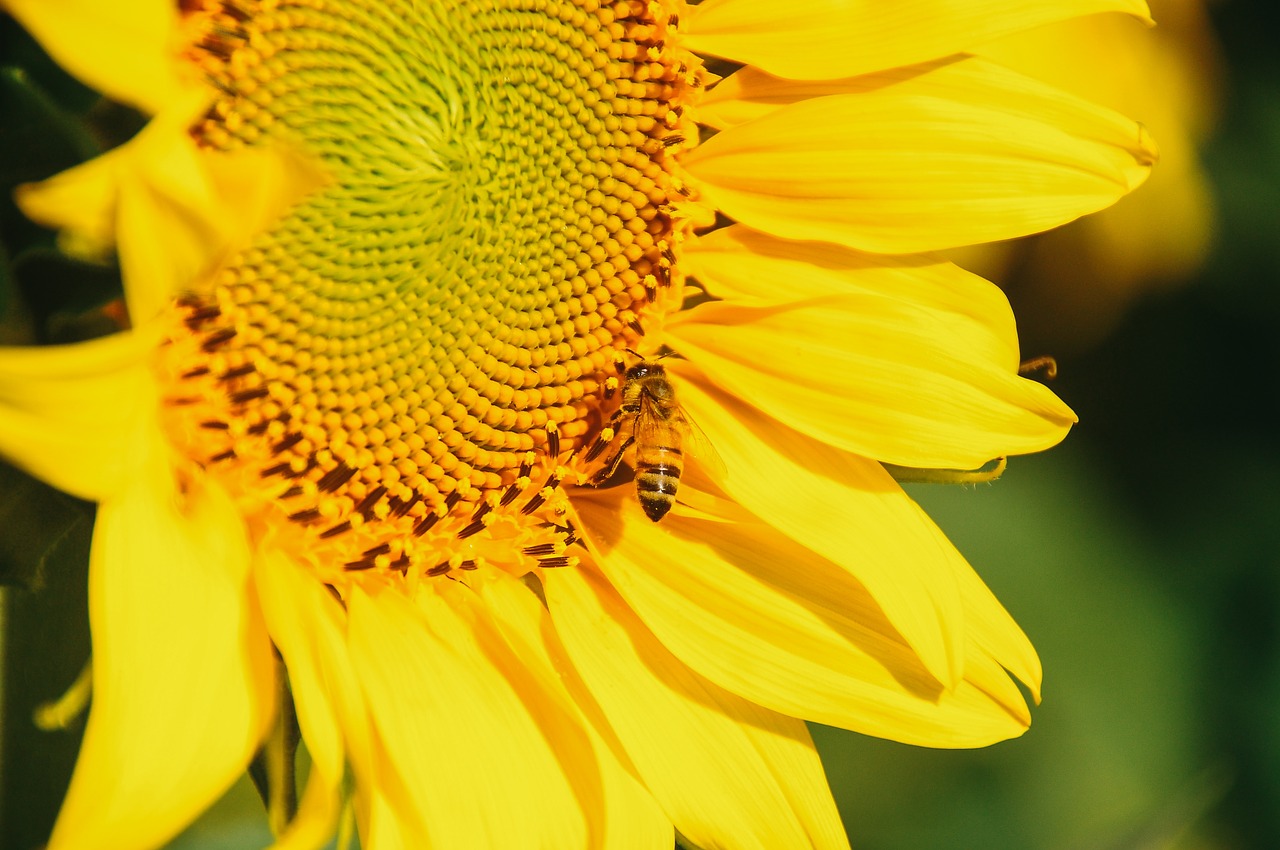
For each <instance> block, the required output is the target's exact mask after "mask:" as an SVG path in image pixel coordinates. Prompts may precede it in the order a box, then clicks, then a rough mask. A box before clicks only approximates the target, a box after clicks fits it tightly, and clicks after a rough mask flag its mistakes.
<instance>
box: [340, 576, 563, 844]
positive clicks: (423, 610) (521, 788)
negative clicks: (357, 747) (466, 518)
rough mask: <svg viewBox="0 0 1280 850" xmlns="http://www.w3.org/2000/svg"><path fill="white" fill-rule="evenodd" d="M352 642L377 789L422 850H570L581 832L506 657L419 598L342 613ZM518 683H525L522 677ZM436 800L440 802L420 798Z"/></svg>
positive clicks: (436, 601) (360, 605)
mask: <svg viewBox="0 0 1280 850" xmlns="http://www.w3.org/2000/svg"><path fill="white" fill-rule="evenodd" d="M349 609H350V617H351V621H350V642H351V652H352V657H353V659H354V661H355V664H356V667H357V668H358V669H359V670H361V672H362V684H363V686H364V690H365V696H366V699H367V701H368V704H369V706H370V708H371V711H372V714H373V721H374V726H375V728H376V730H377V733H378V737H379V738H380V741H381V746H382V747H383V748H384V749H385V759H386V766H385V769H384V770H383V771H382V775H381V776H380V777H379V780H380V781H379V784H380V785H381V787H382V788H383V790H384V791H385V792H386V794H387V796H388V799H389V800H390V801H391V804H392V806H393V807H395V808H396V809H397V811H398V818H399V819H400V820H401V821H402V822H412V825H413V826H414V827H416V829H417V830H419V831H420V833H421V835H423V836H428V837H429V842H430V846H439V847H475V848H486V847H493V848H503V850H509V848H519V847H530V848H535V847H547V846H553V847H578V846H583V845H584V844H585V833H586V821H585V817H584V815H583V813H582V811H581V808H580V806H579V804H578V802H577V800H576V799H575V797H574V794H573V790H572V784H571V782H570V780H569V778H568V777H567V776H566V775H565V773H564V769H563V767H562V765H561V764H560V762H559V761H558V759H557V757H556V754H555V753H554V752H553V751H552V750H551V748H550V746H549V741H548V740H547V738H546V737H545V736H544V734H543V732H542V730H541V727H540V725H539V722H538V719H537V717H538V712H539V708H538V707H537V706H536V705H535V706H532V707H531V706H530V705H528V704H526V703H525V701H524V700H525V698H528V699H530V700H533V701H536V700H537V699H539V698H540V695H538V694H536V693H535V694H525V693H520V692H518V691H516V690H515V688H514V686H513V684H512V683H511V682H510V681H508V680H507V679H506V678H505V677H504V676H503V675H502V673H501V672H500V671H501V669H502V668H506V667H508V666H513V667H514V665H513V663H512V662H513V659H511V658H510V657H509V656H508V657H504V658H494V657H493V656H492V655H490V654H489V653H491V652H494V651H495V647H493V646H485V645H482V642H483V638H482V635H479V634H477V631H476V630H475V629H474V628H472V626H470V625H469V624H468V623H467V622H466V621H465V619H464V617H463V616H460V615H459V614H458V613H456V612H455V611H454V610H452V606H451V604H450V603H449V602H446V601H445V600H443V599H441V598H440V597H439V596H437V595H436V593H435V591H434V590H424V592H423V593H422V594H421V596H420V598H419V600H418V602H417V604H416V605H415V604H414V603H412V602H410V601H409V600H407V599H405V598H404V597H402V596H401V595H400V594H398V593H393V592H382V593H379V594H377V595H376V596H370V595H369V594H367V593H365V592H364V591H361V590H357V591H356V592H355V593H354V594H353V596H352V598H351V600H350V602H349ZM525 675H527V674H525ZM428 788H445V789H449V792H450V793H447V794H429V793H422V791H423V789H428Z"/></svg>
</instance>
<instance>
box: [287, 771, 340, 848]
mask: <svg viewBox="0 0 1280 850" xmlns="http://www.w3.org/2000/svg"><path fill="white" fill-rule="evenodd" d="M308 749H310V748H309V747H308ZM341 812H342V796H341V793H340V790H339V788H338V787H336V786H334V785H333V784H332V783H331V782H330V781H329V778H328V777H327V776H326V775H325V774H324V773H322V772H321V771H319V770H315V769H314V768H313V769H312V771H311V775H310V776H308V777H307V787H306V789H305V790H304V791H303V792H302V800H300V801H299V803H298V811H297V814H296V815H294V818H293V820H291V821H289V827H288V828H287V829H286V830H285V831H284V832H283V834H281V835H280V837H279V838H277V839H276V841H275V843H273V844H272V845H271V850H320V848H321V847H325V846H327V845H329V844H330V843H331V842H332V840H333V833H334V830H335V829H336V827H337V823H338V817H339V815H340V814H341Z"/></svg>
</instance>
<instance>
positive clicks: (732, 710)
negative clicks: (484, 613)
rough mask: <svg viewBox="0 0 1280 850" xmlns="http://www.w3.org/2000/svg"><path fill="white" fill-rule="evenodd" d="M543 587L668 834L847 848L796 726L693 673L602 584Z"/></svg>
mask: <svg viewBox="0 0 1280 850" xmlns="http://www.w3.org/2000/svg"><path fill="white" fill-rule="evenodd" d="M545 587H546V592H547V602H548V604H549V606H550V608H551V613H552V616H553V618H554V620H555V623H556V631H557V633H558V634H559V635H560V636H561V638H562V639H563V640H564V645H565V648H566V649H567V651H568V653H569V656H570V658H571V659H572V661H573V664H574V667H575V669H576V670H577V672H578V673H579V674H580V675H581V676H582V679H583V681H584V682H585V684H586V687H587V688H588V689H589V690H590V692H591V695H592V697H593V698H594V699H595V700H596V701H597V703H598V705H599V708H600V709H601V711H602V712H603V714H604V715H605V716H606V717H607V718H608V720H609V724H610V726H611V727H612V729H613V731H614V732H615V733H616V734H617V736H618V738H619V740H620V741H621V742H622V744H623V746H624V747H625V748H626V750H627V752H628V754H629V755H630V757H631V760H632V761H633V763H634V764H635V766H636V769H637V770H638V771H639V772H640V775H641V776H642V777H643V778H644V779H645V782H646V783H647V784H648V786H649V787H650V788H651V789H653V792H654V794H655V795H656V796H657V798H658V800H659V802H660V803H661V804H662V806H663V807H664V808H665V809H666V810H667V812H668V814H669V816H670V817H671V820H672V821H673V822H674V823H675V825H676V829H678V830H679V831H680V833H681V834H682V835H683V836H684V837H685V838H687V839H688V840H689V841H690V842H692V844H693V845H694V846H697V847H719V848H726V850H728V849H729V848H733V849H734V850H738V848H742V850H748V849H750V850H785V848H806V850H807V848H823V849H824V850H825V848H830V850H838V848H845V847H847V846H848V843H847V841H846V840H845V837H844V831H843V829H842V828H841V826H840V820H839V816H838V815H837V813H836V810H835V804H834V803H833V802H832V800H831V795H830V792H829V791H828V790H827V786H826V780H825V777H824V776H823V773H822V766H821V764H820V763H819V761H818V758H817V753H816V752H814V750H813V744H812V742H811V741H810V740H809V735H808V731H807V730H806V729H805V727H804V724H803V723H802V722H801V721H799V720H795V719H794V718H791V717H786V716H783V715H780V714H776V713H774V712H772V711H769V710H767V709H764V708H761V707H760V706H758V705H755V704H753V703H751V702H748V701H747V700H744V699H742V698H740V697H738V696H735V695H734V694H731V693H729V692H727V691H725V690H724V689H722V688H719V687H717V686H716V685H714V684H712V683H711V682H708V681H707V680H706V679H704V678H702V677H701V676H699V675H698V674H696V673H694V672H693V671H692V670H690V669H689V668H688V667H686V666H685V665H684V664H683V663H681V662H680V661H679V660H677V659H676V658H675V657H674V656H672V655H671V653H669V652H668V651H667V650H666V649H664V648H663V647H662V645H661V644H660V643H659V642H658V640H657V639H656V638H655V637H654V636H653V634H652V633H650V632H649V630H648V629H647V628H645V626H644V624H642V623H641V622H640V621H639V620H638V619H637V618H636V616H635V614H634V613H632V612H631V611H630V609H628V608H627V606H626V605H625V603H623V601H622V600H621V599H620V598H619V597H618V595H617V594H616V593H615V592H614V591H613V590H612V589H611V588H609V586H608V584H607V583H606V582H604V581H603V580H602V578H601V577H600V576H598V575H596V574H594V573H592V572H590V571H587V570H563V571H556V572H549V573H548V574H547V575H546V583H545ZM778 768H786V770H785V772H783V771H779V770H778Z"/></svg>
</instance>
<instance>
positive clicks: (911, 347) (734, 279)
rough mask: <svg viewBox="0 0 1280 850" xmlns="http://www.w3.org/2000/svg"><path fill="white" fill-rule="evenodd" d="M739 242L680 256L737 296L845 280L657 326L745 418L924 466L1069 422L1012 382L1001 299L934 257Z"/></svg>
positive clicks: (973, 460)
mask: <svg viewBox="0 0 1280 850" xmlns="http://www.w3.org/2000/svg"><path fill="white" fill-rule="evenodd" d="M738 236H739V238H740V239H742V240H743V241H742V242H740V243H739V244H740V245H744V250H742V251H736V250H733V249H734V246H733V245H732V244H731V242H730V240H729V239H718V240H716V241H717V242H718V243H719V244H720V245H721V246H724V247H725V248H726V249H728V250H727V253H720V254H713V253H708V254H705V255H704V254H701V253H700V252H699V254H698V258H697V259H696V260H694V261H693V265H694V266H695V267H696V268H698V269H699V271H700V273H702V274H705V276H706V279H707V281H708V284H709V286H710V288H711V290H712V291H713V292H715V291H716V287H717V284H718V283H719V282H720V281H727V282H728V286H729V288H730V290H731V291H749V289H750V288H751V287H752V286H754V285H755V283H756V282H757V281H760V280H763V279H774V280H778V281H779V284H778V287H777V288H778V290H779V291H781V292H785V291H786V290H787V288H788V287H789V286H793V285H794V286H796V287H797V288H806V289H810V290H815V291H816V290H819V289H820V288H823V287H830V288H833V289H834V288H838V287H839V286H840V285H841V284H846V286H845V289H846V292H847V293H848V294H844V295H830V296H822V297H816V298H808V299H805V300H801V301H795V302H792V303H781V304H776V305H764V306H745V305H739V304H737V303H734V302H730V301H725V302H707V303H704V304H701V305H699V306H697V307H695V308H693V309H692V310H689V311H686V312H683V313H681V314H679V315H678V316H676V317H674V318H673V319H672V320H671V321H669V322H668V325H667V334H668V337H669V341H670V345H671V346H672V347H673V348H675V349H676V350H677V351H679V352H680V353H681V354H682V355H684V356H685V357H687V358H688V359H689V360H690V361H691V362H693V363H694V364H696V365H697V366H698V368H699V369H701V370H702V371H703V372H704V373H705V374H706V375H707V376H708V377H709V378H710V380H711V381H712V382H713V383H715V384H716V385H717V386H720V387H722V388H724V389H726V390H728V391H729V392H731V393H733V394H734V395H736V396H738V397H739V398H741V399H744V400H745V401H747V402H748V403H749V404H750V405H751V406H753V407H755V408H757V409H758V410H760V411H762V412H764V413H767V414H768V415H770V416H772V417H774V418H776V419H778V420H780V421H782V422H784V423H786V424H787V425H789V426H790V427H792V428H795V429H796V430H798V431H801V432H802V433H805V434H808V435H809V436H811V437H814V438H815V439H818V440H822V441H824V442H826V443H829V444H830V445H833V446H835V447H837V448H841V449H844V450H846V451H850V452H853V453H855V454H860V455H862V456H864V457H869V458H874V459H875V460H879V461H884V462H887V463H894V464H897V465H899V466H910V467H918V468H934V469H938V468H941V469H974V468H977V467H979V466H981V465H982V464H984V463H986V462H987V461H989V460H991V459H992V458H996V457H1002V456H1005V455H1010V454H1024V453H1027V452H1034V451H1040V450H1042V449H1045V448H1048V447H1050V446H1053V445H1055V444H1057V443H1058V442H1059V441H1061V440H1062V438H1063V437H1064V436H1066V433H1067V430H1068V429H1069V428H1070V427H1071V424H1072V423H1073V422H1074V421H1075V415H1074V414H1073V413H1072V412H1071V410H1070V408H1068V407H1067V406H1066V405H1065V404H1063V403H1062V402H1061V401H1060V400H1059V399H1058V398H1057V396H1055V395H1054V394H1053V393H1052V392H1051V391H1050V390H1049V389H1048V388H1047V387H1045V386H1044V385H1043V384H1039V383H1037V382H1035V381H1031V380H1028V379H1025V378H1021V377H1019V376H1018V374H1017V371H1016V370H1017V365H1016V364H1017V348H1016V337H1014V336H1012V320H1011V317H1010V314H1009V308H1008V305H1007V303H1006V302H1005V301H1004V298H1003V295H1001V294H1000V293H999V291H998V290H997V289H996V288H995V287H994V286H993V285H992V284H990V283H988V282H986V281H985V280H982V279H981V278H978V277H975V276H973V275H969V274H967V273H966V272H964V271H962V270H960V269H958V268H956V267H955V266H951V265H949V264H946V263H932V264H924V263H921V264H919V265H915V266H912V265H910V263H911V262H912V261H910V260H908V261H896V260H895V261H891V262H888V263H884V264H879V263H876V262H875V260H874V258H869V257H867V256H866V255H856V254H852V253H850V252H844V251H840V250H838V249H835V248H834V246H821V245H803V244H798V243H796V244H786V243H782V242H779V241H777V240H770V239H765V238H761V237H759V236H755V235H750V234H743V233H741V232H739V234H738ZM745 263H749V264H753V268H751V269H747V268H746V267H745V266H744V264H745ZM753 275H758V277H756V278H754V279H753V278H752V276H753ZM788 276H790V279H791V280H793V281H795V283H794V284H792V283H786V282H784V281H786V280H787V279H788ZM970 292H971V293H972V294H973V297H972V299H971V300H969V301H968V303H967V304H965V303H961V301H962V298H963V296H964V295H965V294H966V293H970ZM744 300H745V299H744ZM748 303H750V302H748ZM746 352H768V356H765V357H761V356H744V353H746ZM677 368H679V367H677ZM751 415H752V416H754V415H756V414H754V413H752V414H751Z"/></svg>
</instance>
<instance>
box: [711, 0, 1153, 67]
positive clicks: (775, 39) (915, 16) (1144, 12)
mask: <svg viewBox="0 0 1280 850" xmlns="http://www.w3.org/2000/svg"><path fill="white" fill-rule="evenodd" d="M1097 12H1126V13H1128V14H1131V15H1135V16H1137V17H1139V18H1141V19H1143V20H1145V21H1150V20H1151V18H1150V11H1149V10H1148V8H1147V4H1146V3H1145V2H1144V0H1073V2H1053V0H966V2H963V3H957V2H954V1H953V0H894V2H890V3H885V2H881V0H798V2H793V3H776V2H771V0H707V2H705V3H701V4H699V5H697V6H693V7H691V13H690V21H689V24H688V36H687V40H688V44H689V46H690V47H691V48H692V49H694V50H698V51H705V52H707V53H711V54H713V55H716V56H723V57H725V58H727V59H733V60H734V61H737V62H741V63H743V64H750V65H755V66H757V67H760V68H763V69H765V70H766V71H768V72H770V73H772V74H777V75H778V76H781V77H790V78H793V79H830V78H833V77H848V76H852V75H854V74H865V73H869V72H872V71H879V70H883V69H885V68H894V67H898V66H901V65H912V64H915V63H917V62H924V61H926V60H929V59H935V58H938V57H940V56H947V55H949V54H952V53H960V52H962V51H965V50H969V49H970V48H972V47H974V46H976V45H979V44H982V43H983V42H986V41H991V40H992V39H995V38H999V37H1001V36H1004V35H1008V34H1010V33H1014V32H1018V31H1019V30H1025V29H1030V28H1032V27H1036V26H1040V25H1042V24H1047V23H1050V22H1052V21H1059V20H1064V19H1066V18H1071V17H1077V16H1080V15H1088V14H1093V13H1097Z"/></svg>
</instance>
